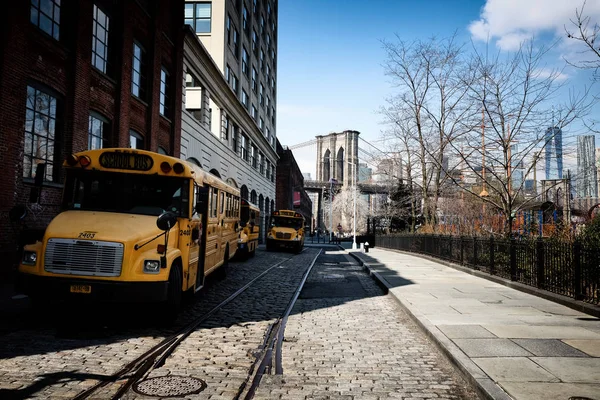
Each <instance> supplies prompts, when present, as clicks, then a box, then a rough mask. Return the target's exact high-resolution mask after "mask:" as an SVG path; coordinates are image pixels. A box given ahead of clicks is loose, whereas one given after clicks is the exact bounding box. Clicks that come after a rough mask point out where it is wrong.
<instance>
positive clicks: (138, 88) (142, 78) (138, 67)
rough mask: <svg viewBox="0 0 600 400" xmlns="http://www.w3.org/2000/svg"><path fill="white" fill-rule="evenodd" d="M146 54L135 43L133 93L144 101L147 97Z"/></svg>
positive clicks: (132, 77) (132, 78)
mask: <svg viewBox="0 0 600 400" xmlns="http://www.w3.org/2000/svg"><path fill="white" fill-rule="evenodd" d="M145 58H146V55H145V52H144V49H143V48H142V46H140V45H139V44H138V43H136V42H134V43H133V64H132V67H131V68H132V75H131V93H132V94H133V95H134V96H136V97H139V98H140V99H144V98H145V96H146V90H145V89H146V64H145Z"/></svg>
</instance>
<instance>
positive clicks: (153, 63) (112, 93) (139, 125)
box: [0, 0, 184, 271]
mask: <svg viewBox="0 0 600 400" xmlns="http://www.w3.org/2000/svg"><path fill="white" fill-rule="evenodd" d="M61 3H62V5H61V19H60V40H59V41H57V40H55V39H53V38H52V37H50V36H49V35H47V34H46V33H45V32H43V31H42V30H40V29H39V28H38V27H37V26H36V25H34V24H32V23H31V22H30V20H29V19H30V7H31V3H30V2H28V1H22V2H15V3H14V5H12V6H11V7H6V8H5V10H4V12H3V13H2V15H1V16H0V26H1V28H0V29H1V30H0V35H1V36H0V43H1V46H0V49H2V51H1V52H0V60H2V63H0V168H1V170H2V171H3V173H2V174H0V256H4V255H11V254H12V253H13V252H14V249H15V246H16V243H17V238H18V235H19V232H20V231H22V229H23V226H22V225H21V224H14V223H12V222H10V221H9V218H8V214H9V211H10V210H11V209H12V208H13V206H15V205H17V204H21V205H25V206H26V207H27V209H28V210H29V212H28V216H27V218H26V219H25V221H24V222H25V225H26V227H27V228H36V229H43V228H44V227H45V226H46V225H47V224H48V222H49V221H50V220H51V219H52V217H53V216H54V215H56V213H57V212H58V211H59V204H60V197H61V194H62V185H61V182H62V178H63V177H62V176H61V175H59V176H58V179H57V181H56V182H54V183H48V184H45V185H44V186H43V188H42V195H41V198H40V202H39V203H33V204H32V203H30V202H29V194H30V192H31V189H32V187H33V181H32V180H30V179H24V178H23V153H24V124H25V104H26V91H27V86H28V85H32V84H35V85H40V87H42V88H44V90H50V91H52V92H53V93H54V94H55V95H56V96H57V97H58V98H59V99H60V100H61V108H60V110H61V111H60V112H59V117H60V119H58V120H57V123H56V125H57V129H56V132H57V141H56V143H55V147H56V156H55V160H54V162H55V165H56V168H60V165H61V164H62V160H63V159H64V158H65V157H66V156H67V155H68V154H71V153H73V152H77V151H81V150H85V149H87V146H88V137H87V135H88V123H89V122H88V119H89V114H90V111H95V112H98V113H100V114H101V115H102V116H104V117H105V118H106V119H108V120H109V121H110V123H109V125H108V132H106V139H107V142H108V145H109V146H110V147H129V130H130V128H133V129H135V130H137V131H138V132H139V133H140V134H142V135H143V136H144V137H145V146H146V149H148V150H153V151H157V150H158V147H159V146H161V147H163V148H165V149H166V150H167V151H168V152H170V154H173V155H175V156H178V155H179V145H180V129H181V123H180V113H181V90H182V85H181V84H180V82H181V80H182V77H183V75H182V68H183V67H182V66H183V34H182V26H183V11H184V2H183V0H159V1H156V2H137V1H135V0H124V1H121V2H115V1H110V0H97V1H95V2H92V1H91V0H81V1H63V2H61ZM94 4H97V5H98V6H99V7H100V8H101V9H102V10H103V11H105V12H106V14H107V15H108V16H109V18H110V23H109V26H110V32H109V45H108V46H109V61H110V64H109V66H110V67H109V69H108V74H104V73H102V72H101V71H99V70H97V69H96V68H94V67H93V66H92V64H91V57H92V36H93V33H92V29H93V5H94ZM142 4H146V5H147V7H149V9H144V8H143V6H142ZM134 39H135V40H137V41H139V42H140V43H142V44H143V45H144V46H145V48H146V50H147V64H148V71H149V73H148V79H147V85H148V86H147V88H148V89H147V93H148V96H147V99H146V100H145V101H140V100H138V99H136V98H134V97H133V96H132V95H131V70H132V56H133V40H134ZM161 65H164V66H165V67H166V68H167V69H168V70H169V72H170V89H171V93H170V106H171V110H172V113H171V117H170V118H169V119H165V118H163V117H162V116H160V115H159V91H160V68H161ZM2 260H4V261H3V262H0V271H2V270H3V269H7V268H11V267H12V265H11V263H10V262H7V261H6V260H7V258H6V257H3V258H2Z"/></svg>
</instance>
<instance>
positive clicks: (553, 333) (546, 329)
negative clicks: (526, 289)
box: [484, 325, 600, 339]
mask: <svg viewBox="0 0 600 400" xmlns="http://www.w3.org/2000/svg"><path fill="white" fill-rule="evenodd" d="M484 327H485V329H487V330H489V331H490V332H492V333H493V334H494V335H496V336H498V337H501V338H516V339H600V335H599V334H598V333H595V332H592V331H590V330H588V329H585V328H580V327H577V326H525V325H485V326H484Z"/></svg>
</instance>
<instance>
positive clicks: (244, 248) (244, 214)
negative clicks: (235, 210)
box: [237, 199, 260, 259]
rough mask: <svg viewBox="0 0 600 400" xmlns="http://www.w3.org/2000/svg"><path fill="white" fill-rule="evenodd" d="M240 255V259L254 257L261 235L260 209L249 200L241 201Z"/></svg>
mask: <svg viewBox="0 0 600 400" xmlns="http://www.w3.org/2000/svg"><path fill="white" fill-rule="evenodd" d="M240 226H241V227H242V231H241V232H240V235H239V239H238V250H237V251H238V255H239V257H240V258H242V259H243V258H247V257H254V255H255V254H256V248H257V247H258V236H259V234H260V208H258V207H257V206H256V205H254V204H252V203H250V202H249V201H248V200H245V199H242V200H241V209H240Z"/></svg>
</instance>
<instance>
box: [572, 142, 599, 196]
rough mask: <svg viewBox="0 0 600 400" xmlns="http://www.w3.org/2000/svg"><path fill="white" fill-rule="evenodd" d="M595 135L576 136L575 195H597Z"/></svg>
mask: <svg viewBox="0 0 600 400" xmlns="http://www.w3.org/2000/svg"><path fill="white" fill-rule="evenodd" d="M595 153H596V137H595V136H594V135H582V136H579V137H577V180H576V182H577V187H576V189H575V190H576V194H577V197H598V185H597V178H596V176H597V175H596V163H595V158H596V157H595V156H596V154H595Z"/></svg>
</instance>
